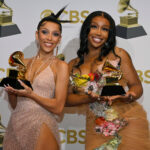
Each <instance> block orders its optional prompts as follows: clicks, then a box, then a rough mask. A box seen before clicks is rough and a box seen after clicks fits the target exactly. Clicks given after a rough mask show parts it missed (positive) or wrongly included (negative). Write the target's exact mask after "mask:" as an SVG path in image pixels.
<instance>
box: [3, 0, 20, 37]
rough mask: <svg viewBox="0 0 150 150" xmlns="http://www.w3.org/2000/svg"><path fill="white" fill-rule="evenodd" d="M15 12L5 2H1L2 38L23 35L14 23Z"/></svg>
mask: <svg viewBox="0 0 150 150" xmlns="http://www.w3.org/2000/svg"><path fill="white" fill-rule="evenodd" d="M12 15H13V10H12V9H11V8H10V7H8V6H7V5H6V4H5V2H4V0H0V37H5V36H10V35H14V34H19V33H21V32H20V30H19V28H18V27H17V25H16V24H14V23H13V22H12Z"/></svg>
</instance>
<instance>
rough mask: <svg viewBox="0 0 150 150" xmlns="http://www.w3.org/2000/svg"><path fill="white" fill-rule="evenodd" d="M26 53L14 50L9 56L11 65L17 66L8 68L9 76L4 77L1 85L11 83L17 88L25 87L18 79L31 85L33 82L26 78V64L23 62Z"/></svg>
mask: <svg viewBox="0 0 150 150" xmlns="http://www.w3.org/2000/svg"><path fill="white" fill-rule="evenodd" d="M23 58H24V54H23V52H21V51H16V52H14V53H13V54H12V55H11V56H10V57H9V60H8V62H9V64H10V66H13V67H16V69H14V68H9V69H7V77H6V78H3V79H2V81H1V82H0V86H5V85H10V86H11V87H13V88H15V89H24V88H23V87H22V86H21V84H20V82H19V81H18V79H20V80H21V81H22V82H24V83H25V84H26V85H27V86H29V87H31V88H32V86H31V83H30V82H29V81H28V80H26V79H25V73H26V66H25V65H24V63H23V61H22V60H23Z"/></svg>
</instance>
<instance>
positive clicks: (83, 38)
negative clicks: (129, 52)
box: [76, 11, 120, 68]
mask: <svg viewBox="0 0 150 150" xmlns="http://www.w3.org/2000/svg"><path fill="white" fill-rule="evenodd" d="M96 16H103V17H104V18H106V19H107V20H108V21H109V23H110V29H109V35H108V39H107V41H106V43H105V44H104V45H103V47H102V49H101V53H100V54H99V57H98V59H99V60H100V61H101V60H102V57H103V56H106V55H108V53H109V52H110V51H112V52H113V53H114V55H115V56H117V57H119V56H118V55H116V53H115V50H114V49H115V46H116V25H115V21H114V19H113V18H112V17H111V16H110V15H109V14H108V13H106V12H103V11H94V12H92V13H91V14H89V15H88V16H87V18H86V19H85V21H84V22H83V25H82V27H81V31H80V48H79V50H78V51H77V55H78V57H79V59H80V60H79V62H78V64H77V65H76V67H77V68H78V67H79V66H80V65H82V64H83V63H84V54H88V52H89V49H88V34H89V32H90V26H91V22H92V19H93V18H94V17H96ZM119 58H120V57H119Z"/></svg>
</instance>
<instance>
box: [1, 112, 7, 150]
mask: <svg viewBox="0 0 150 150" xmlns="http://www.w3.org/2000/svg"><path fill="white" fill-rule="evenodd" d="M5 130H6V128H5V126H4V125H3V124H2V123H1V115H0V150H2V146H3V139H4V134H5Z"/></svg>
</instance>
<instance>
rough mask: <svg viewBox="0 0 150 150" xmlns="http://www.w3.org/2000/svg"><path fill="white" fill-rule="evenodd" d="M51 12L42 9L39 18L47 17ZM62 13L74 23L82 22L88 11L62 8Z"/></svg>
mask: <svg viewBox="0 0 150 150" xmlns="http://www.w3.org/2000/svg"><path fill="white" fill-rule="evenodd" d="M51 13H53V11H52V10H49V9H45V10H44V11H42V12H41V15H40V17H41V18H44V17H47V16H49V15H50V14H51ZM62 14H64V15H65V16H66V17H67V19H68V20H70V21H72V23H74V24H75V23H83V21H84V20H85V18H86V17H87V16H88V14H89V11H88V10H83V11H81V12H79V11H77V10H70V11H66V10H64V11H63V13H62Z"/></svg>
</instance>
